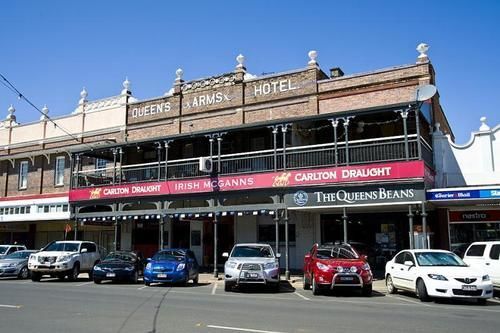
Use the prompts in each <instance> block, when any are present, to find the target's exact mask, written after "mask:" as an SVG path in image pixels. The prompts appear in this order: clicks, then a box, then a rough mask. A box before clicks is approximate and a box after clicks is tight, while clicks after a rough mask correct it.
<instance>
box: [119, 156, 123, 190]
mask: <svg viewBox="0 0 500 333" xmlns="http://www.w3.org/2000/svg"><path fill="white" fill-rule="evenodd" d="M118 153H119V154H120V173H119V175H118V184H121V183H122V176H123V175H122V165H123V149H122V147H120V148H119V149H118Z"/></svg>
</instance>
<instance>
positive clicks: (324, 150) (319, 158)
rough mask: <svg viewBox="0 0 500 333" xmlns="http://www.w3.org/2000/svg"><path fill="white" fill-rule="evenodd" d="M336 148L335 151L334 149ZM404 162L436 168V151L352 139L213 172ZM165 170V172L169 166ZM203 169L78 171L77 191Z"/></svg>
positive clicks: (223, 159)
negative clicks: (413, 162) (418, 163)
mask: <svg viewBox="0 0 500 333" xmlns="http://www.w3.org/2000/svg"><path fill="white" fill-rule="evenodd" d="M335 148H336V149H335ZM405 160H424V161H425V162H426V163H427V164H428V165H429V166H431V167H432V165H433V162H432V161H433V159H432V148H431V146H430V145H429V143H427V142H426V141H425V140H424V139H423V138H420V147H419V142H418V138H417V135H416V134H414V135H408V137H407V140H405V137H404V136H393V137H385V138H377V139H367V140H353V141H349V142H348V143H347V145H346V142H338V143H337V145H336V147H335V144H334V143H328V144H319V145H307V146H300V147H287V148H286V149H285V150H284V149H283V148H280V149H277V150H276V151H275V150H274V149H268V150H260V151H253V152H246V153H237V154H225V155H221V156H220V169H219V164H218V161H219V160H218V156H217V155H214V156H213V168H214V170H216V171H218V170H220V171H218V172H216V174H217V175H219V176H223V175H235V174H245V173H260V172H273V171H281V170H285V169H286V170H293V169H302V168H319V167H332V166H346V165H360V164H370V163H381V162H394V161H405ZM165 165H166V167H165ZM207 176H209V174H207V173H206V172H203V171H200V170H199V158H198V157H197V158H186V159H178V160H169V161H168V162H167V163H166V164H165V161H161V162H152V163H142V164H133V165H122V166H119V165H117V166H116V167H110V168H109V167H108V168H101V169H93V170H80V171H74V172H73V181H72V187H73V188H84V187H96V186H105V185H117V184H129V183H139V182H154V181H165V180H171V179H188V178H199V177H207Z"/></svg>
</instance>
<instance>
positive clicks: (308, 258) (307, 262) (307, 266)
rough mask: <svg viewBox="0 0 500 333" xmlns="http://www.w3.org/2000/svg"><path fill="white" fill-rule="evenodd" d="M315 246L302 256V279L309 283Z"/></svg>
mask: <svg viewBox="0 0 500 333" xmlns="http://www.w3.org/2000/svg"><path fill="white" fill-rule="evenodd" d="M315 250H316V246H313V247H312V248H311V250H310V251H309V252H308V253H307V254H306V255H305V256H304V278H305V279H307V281H311V270H312V267H311V265H312V262H313V261H314V255H315Z"/></svg>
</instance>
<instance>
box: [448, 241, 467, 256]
mask: <svg viewBox="0 0 500 333" xmlns="http://www.w3.org/2000/svg"><path fill="white" fill-rule="evenodd" d="M470 244H471V243H462V244H460V245H457V246H454V247H453V248H451V252H453V253H455V254H456V255H457V256H459V257H460V258H463V257H464V255H465V251H467V249H468V248H469V246H470Z"/></svg>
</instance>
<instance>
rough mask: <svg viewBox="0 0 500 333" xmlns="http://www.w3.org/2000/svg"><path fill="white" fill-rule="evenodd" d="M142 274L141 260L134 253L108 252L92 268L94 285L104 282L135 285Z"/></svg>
mask: <svg viewBox="0 0 500 333" xmlns="http://www.w3.org/2000/svg"><path fill="white" fill-rule="evenodd" d="M142 272H143V263H142V258H140V257H138V256H137V254H136V253H135V252H130V251H116V252H110V253H109V254H108V255H107V256H106V257H105V258H104V259H103V260H102V261H101V262H100V263H98V264H97V265H95V266H94V271H93V274H92V275H93V277H94V283H97V284H99V283H101V282H102V281H104V280H111V281H130V282H132V283H137V281H138V280H139V276H140V275H142Z"/></svg>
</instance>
